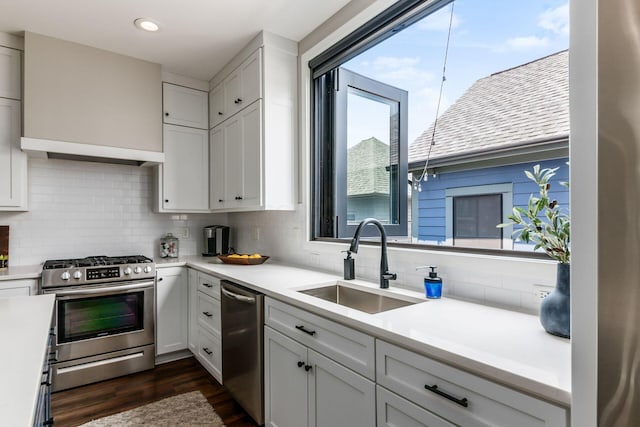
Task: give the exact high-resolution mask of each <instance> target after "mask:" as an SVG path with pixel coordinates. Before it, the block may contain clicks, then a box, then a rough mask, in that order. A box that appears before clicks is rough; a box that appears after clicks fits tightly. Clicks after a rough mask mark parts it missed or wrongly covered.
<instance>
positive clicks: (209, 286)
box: [202, 283, 213, 288]
mask: <svg viewBox="0 0 640 427" xmlns="http://www.w3.org/2000/svg"><path fill="white" fill-rule="evenodd" d="M202 286H205V287H207V288H213V285H210V284H208V283H203V284H202Z"/></svg>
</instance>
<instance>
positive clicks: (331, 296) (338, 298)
mask: <svg viewBox="0 0 640 427" xmlns="http://www.w3.org/2000/svg"><path fill="white" fill-rule="evenodd" d="M298 292H301V293H303V294H307V295H311V296H313V297H316V298H320V299H323V300H325V301H329V302H332V303H335V304H340V305H344V306H346V307H349V308H353V309H355V310H360V311H364V312H365V313H369V314H375V313H380V312H383V311H387V310H393V309H395V308H400V307H405V306H408V305H412V304H417V303H419V302H424V301H423V300H419V299H417V298H416V299H413V298H411V297H404V298H406V299H404V298H396V297H395V296H389V295H382V294H378V293H374V292H371V291H364V290H361V289H356V288H353V287H351V286H344V285H342V284H340V282H338V283H336V284H334V285H323V286H320V287H317V288H312V289H305V290H301V291H298Z"/></svg>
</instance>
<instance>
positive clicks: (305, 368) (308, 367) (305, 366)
mask: <svg viewBox="0 0 640 427" xmlns="http://www.w3.org/2000/svg"><path fill="white" fill-rule="evenodd" d="M311 368H313V366H311V365H304V370H305V371H307V372H309V371H310V370H311Z"/></svg>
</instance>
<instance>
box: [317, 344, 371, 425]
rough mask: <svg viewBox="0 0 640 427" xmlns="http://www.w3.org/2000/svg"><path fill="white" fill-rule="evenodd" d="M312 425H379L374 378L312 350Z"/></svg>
mask: <svg viewBox="0 0 640 427" xmlns="http://www.w3.org/2000/svg"><path fill="white" fill-rule="evenodd" d="M308 352H309V356H308V358H307V360H308V362H307V363H308V364H309V365H311V369H310V370H309V383H308V384H309V395H308V398H309V427H333V426H349V427H359V426H360V427H370V426H375V425H376V389H375V384H374V383H373V381H370V380H368V379H366V378H364V377H362V376H360V375H358V374H356V373H355V372H353V371H351V370H349V369H347V368H345V367H343V366H341V365H339V364H337V363H336V362H334V361H332V360H330V359H328V358H326V357H324V356H322V355H321V354H319V353H316V352H315V351H313V350H309V351H308Z"/></svg>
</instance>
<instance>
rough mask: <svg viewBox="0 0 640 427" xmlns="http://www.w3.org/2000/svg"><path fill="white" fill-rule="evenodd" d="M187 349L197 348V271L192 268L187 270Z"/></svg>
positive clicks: (193, 350)
mask: <svg viewBox="0 0 640 427" xmlns="http://www.w3.org/2000/svg"><path fill="white" fill-rule="evenodd" d="M188 271H189V275H188V281H189V324H188V329H189V334H188V344H189V350H191V352H192V353H194V354H195V353H196V351H197V349H198V272H197V271H196V270H194V269H192V268H190V269H189V270H188Z"/></svg>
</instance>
